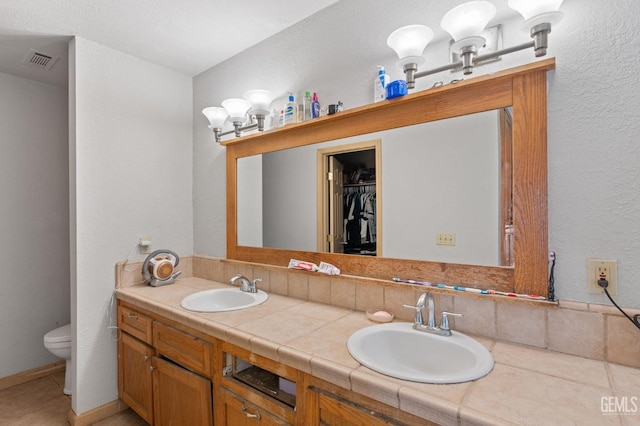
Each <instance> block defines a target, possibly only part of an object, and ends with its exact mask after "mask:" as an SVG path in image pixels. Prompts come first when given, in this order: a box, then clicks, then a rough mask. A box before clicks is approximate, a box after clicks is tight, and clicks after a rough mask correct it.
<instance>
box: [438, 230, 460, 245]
mask: <svg viewBox="0 0 640 426" xmlns="http://www.w3.org/2000/svg"><path fill="white" fill-rule="evenodd" d="M436 244H437V245H439V246H455V245H456V234H452V233H450V232H438V233H437V234H436Z"/></svg>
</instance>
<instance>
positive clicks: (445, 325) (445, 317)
mask: <svg viewBox="0 0 640 426" xmlns="http://www.w3.org/2000/svg"><path fill="white" fill-rule="evenodd" d="M449 316H452V317H463V316H464V315H462V314H457V313H455V312H447V311H442V320H441V321H440V329H441V330H444V331H451V328H449Z"/></svg>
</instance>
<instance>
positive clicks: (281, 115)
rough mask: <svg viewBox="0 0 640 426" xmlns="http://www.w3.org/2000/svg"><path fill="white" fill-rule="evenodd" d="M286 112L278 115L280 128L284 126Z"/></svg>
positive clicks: (282, 111) (281, 111)
mask: <svg viewBox="0 0 640 426" xmlns="http://www.w3.org/2000/svg"><path fill="white" fill-rule="evenodd" d="M284 124H285V123H284V110H283V109H281V110H280V114H279V115H278V127H282V126H284Z"/></svg>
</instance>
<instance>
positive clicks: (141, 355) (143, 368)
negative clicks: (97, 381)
mask: <svg viewBox="0 0 640 426" xmlns="http://www.w3.org/2000/svg"><path fill="white" fill-rule="evenodd" d="M153 352H154V350H153V348H152V347H151V346H149V345H146V344H145V343H143V342H141V341H139V340H138V339H136V338H135V337H132V336H130V335H128V334H127V333H122V336H121V338H120V340H118V395H119V396H120V399H122V400H123V401H124V402H125V403H126V404H127V405H128V406H129V407H131V408H132V409H133V411H135V412H136V413H138V415H139V416H140V417H142V418H143V419H144V420H145V421H146V422H147V423H149V424H153V399H152V394H151V388H152V387H151V383H152V382H151V380H152V379H151V358H152V357H153Z"/></svg>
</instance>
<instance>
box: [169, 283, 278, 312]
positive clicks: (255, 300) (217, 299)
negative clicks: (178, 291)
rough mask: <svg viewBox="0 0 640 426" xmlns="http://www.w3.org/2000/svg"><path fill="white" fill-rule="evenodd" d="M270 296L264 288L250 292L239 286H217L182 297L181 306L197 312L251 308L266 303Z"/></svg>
mask: <svg viewBox="0 0 640 426" xmlns="http://www.w3.org/2000/svg"><path fill="white" fill-rule="evenodd" d="M268 298H269V295H268V294H267V293H265V292H264V291H262V290H258V292H257V293H248V292H246V291H241V290H240V289H239V288H237V287H233V288H216V289H211V290H204V291H199V292H197V293H194V294H192V295H190V296H187V297H185V298H184V299H182V302H181V303H180V306H182V307H183V308H185V309H187V310H189V311H195V312H225V311H235V310H238V309H246V308H250V307H252V306H256V305H259V304H261V303H264V302H265V301H266V300H267V299H268Z"/></svg>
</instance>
